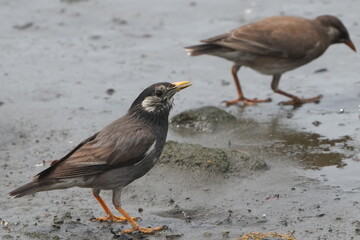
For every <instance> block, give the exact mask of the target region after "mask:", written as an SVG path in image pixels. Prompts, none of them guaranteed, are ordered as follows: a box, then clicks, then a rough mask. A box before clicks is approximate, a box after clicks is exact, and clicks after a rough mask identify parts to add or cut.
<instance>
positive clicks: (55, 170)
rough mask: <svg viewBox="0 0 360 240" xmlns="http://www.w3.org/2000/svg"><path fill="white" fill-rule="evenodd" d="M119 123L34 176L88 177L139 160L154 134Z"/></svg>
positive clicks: (147, 130) (152, 141)
mask: <svg viewBox="0 0 360 240" xmlns="http://www.w3.org/2000/svg"><path fill="white" fill-rule="evenodd" d="M119 120H121V119H119ZM121 126H123V124H121V121H120V122H116V121H115V122H114V123H112V124H110V125H109V126H108V127H106V128H105V129H104V130H102V131H101V132H99V133H98V134H95V135H94V136H93V137H90V138H88V139H87V140H85V141H83V142H82V143H81V144H80V145H78V146H77V147H76V148H75V149H74V150H72V151H71V152H70V153H69V154H67V155H66V156H65V157H64V158H62V159H60V160H58V161H56V162H55V163H54V164H53V165H52V166H50V167H49V168H48V169H46V170H44V171H43V172H41V173H39V174H38V175H37V176H36V177H37V178H38V179H41V178H53V179H61V178H75V177H81V176H89V175H94V174H100V173H103V172H106V171H108V170H109V169H112V168H118V167H122V166H127V165H130V164H135V163H137V162H139V161H141V160H142V159H143V158H144V156H145V155H146V154H147V151H148V150H149V149H150V148H151V146H152V145H153V143H154V142H155V139H156V138H155V135H154V134H153V133H152V132H151V131H150V130H149V129H148V128H146V127H141V126H138V125H135V126H128V127H127V128H125V127H121ZM119 128H120V129H119Z"/></svg>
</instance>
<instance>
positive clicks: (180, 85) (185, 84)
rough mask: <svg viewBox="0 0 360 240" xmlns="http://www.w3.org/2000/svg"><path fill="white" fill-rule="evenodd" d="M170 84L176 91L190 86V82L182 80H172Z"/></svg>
mask: <svg viewBox="0 0 360 240" xmlns="http://www.w3.org/2000/svg"><path fill="white" fill-rule="evenodd" d="M171 84H172V85H174V86H175V88H174V89H175V90H176V91H177V92H178V91H180V90H183V89H184V88H187V87H190V86H191V84H192V83H191V82H190V81H183V82H174V83H171Z"/></svg>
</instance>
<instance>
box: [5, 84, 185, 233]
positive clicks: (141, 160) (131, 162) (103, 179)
mask: <svg viewBox="0 0 360 240" xmlns="http://www.w3.org/2000/svg"><path fill="white" fill-rule="evenodd" d="M188 86H190V82H178V83H167V82H162V83H156V84H153V85H151V86H150V87H148V88H146V89H145V90H144V91H143V92H142V93H141V94H140V95H139V96H138V97H137V98H136V100H135V101H134V102H133V104H132V105H131V107H130V109H129V111H128V113H127V114H126V115H124V116H123V117H121V118H120V119H118V120H116V121H114V122H112V123H110V124H109V125H108V126H106V127H105V128H104V129H103V130H101V131H99V132H98V133H96V134H94V135H93V136H91V137H89V138H88V139H86V140H84V141H83V142H81V143H80V144H79V145H78V146H77V147H75V148H74V149H73V150H72V151H70V152H69V153H68V154H67V155H66V156H65V157H63V158H61V159H59V160H56V161H54V162H52V164H51V166H50V167H49V168H47V169H45V170H44V171H42V172H40V173H39V174H38V175H36V176H35V177H34V179H33V181H32V182H30V183H28V184H25V185H24V186H22V187H19V188H18V189H15V190H14V191H12V192H11V193H9V194H10V196H12V197H14V198H18V197H23V196H25V195H28V194H32V193H36V192H39V191H47V190H54V189H64V188H70V187H73V186H78V187H85V188H92V189H93V194H94V196H95V197H96V199H97V200H98V201H99V203H100V204H101V205H102V207H103V208H104V210H105V212H106V213H107V215H108V216H107V217H106V218H105V219H104V218H101V220H112V221H117V220H126V221H128V222H129V223H130V224H131V225H132V227H133V228H132V229H129V230H125V232H132V231H141V232H143V233H153V232H154V231H156V230H161V229H162V228H154V229H148V228H141V227H139V225H138V224H137V223H136V222H135V221H134V220H133V218H130V217H129V216H128V215H127V213H126V212H125V211H124V210H123V209H122V208H121V206H120V192H121V189H122V188H123V187H125V186H126V185H128V184H129V183H131V182H132V181H134V180H135V179H137V178H139V177H141V176H143V175H144V174H146V173H147V172H148V171H149V170H150V169H151V168H152V167H153V166H154V164H155V163H156V161H157V160H158V158H159V157H160V154H161V152H162V150H163V147H164V144H165V140H166V135H167V131H168V116H169V112H170V110H171V108H172V103H173V96H174V94H175V93H176V92H178V91H180V90H181V89H184V88H186V87H188ZM103 189H104V190H113V203H114V206H115V208H116V209H118V210H119V211H120V213H121V214H123V216H124V217H125V219H123V218H120V217H116V216H114V215H113V214H112V213H111V211H110V210H109V209H108V208H107V206H106V204H105V202H104V201H103V200H102V199H101V197H100V196H99V193H100V190H103Z"/></svg>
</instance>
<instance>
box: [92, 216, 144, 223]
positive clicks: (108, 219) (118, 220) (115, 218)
mask: <svg viewBox="0 0 360 240" xmlns="http://www.w3.org/2000/svg"><path fill="white" fill-rule="evenodd" d="M131 219H132V220H134V221H137V220H139V218H137V217H131ZM91 220H92V221H94V222H95V221H98V222H115V223H126V222H127V220H126V218H124V217H118V216H115V215H110V216H106V217H97V218H91Z"/></svg>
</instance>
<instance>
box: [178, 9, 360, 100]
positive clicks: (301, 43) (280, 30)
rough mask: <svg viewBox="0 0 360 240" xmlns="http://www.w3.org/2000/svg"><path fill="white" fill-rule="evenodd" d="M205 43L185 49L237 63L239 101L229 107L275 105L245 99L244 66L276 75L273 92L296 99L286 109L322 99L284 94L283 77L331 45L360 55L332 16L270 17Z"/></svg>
mask: <svg viewBox="0 0 360 240" xmlns="http://www.w3.org/2000/svg"><path fill="white" fill-rule="evenodd" d="M201 42H203V43H204V44H200V45H195V46H190V47H185V50H186V51H187V52H188V55H190V56H198V55H202V54H209V55H214V56H218V57H222V58H225V59H227V60H230V61H232V62H234V65H233V66H232V68H231V73H232V76H233V78H234V81H235V85H236V88H237V92H238V99H236V100H233V101H228V102H226V105H228V106H229V105H232V104H236V103H238V102H240V101H242V102H244V104H252V103H258V102H269V101H271V99H262V100H258V99H248V98H246V97H245V96H244V94H243V92H242V90H241V86H240V83H239V79H238V77H237V72H238V71H239V69H240V67H241V66H246V67H250V68H252V69H254V70H255V71H257V72H259V73H262V74H265V75H272V76H273V79H272V82H271V88H272V90H273V91H274V92H276V93H279V94H282V95H284V96H286V97H289V98H291V99H292V100H291V101H286V102H282V104H284V105H300V104H303V103H308V102H318V101H319V99H320V98H321V95H320V96H318V97H313V98H307V99H303V98H299V97H297V96H294V95H292V94H289V93H287V92H284V91H282V90H280V89H279V88H278V86H279V81H280V78H281V75H282V74H283V73H285V72H287V71H290V70H293V69H295V68H298V67H300V66H302V65H305V64H307V63H309V62H311V61H312V60H314V59H316V58H318V57H320V56H321V55H322V54H323V53H324V52H325V51H326V49H327V48H328V47H329V46H330V45H331V44H335V43H345V44H346V45H348V46H349V47H350V48H351V49H352V50H354V51H356V49H355V46H354V44H353V43H352V42H351V40H350V36H349V33H348V31H347V29H346V28H345V26H344V25H343V23H342V22H341V21H340V20H339V19H338V18H337V17H334V16H330V15H324V16H319V17H317V18H315V19H312V20H309V19H305V18H300V17H289V16H276V17H269V18H265V19H263V20H260V21H258V22H255V23H250V24H248V25H245V26H242V27H239V28H237V29H234V30H233V31H231V32H229V33H225V34H222V35H219V36H215V37H212V38H209V39H206V40H202V41H201Z"/></svg>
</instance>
